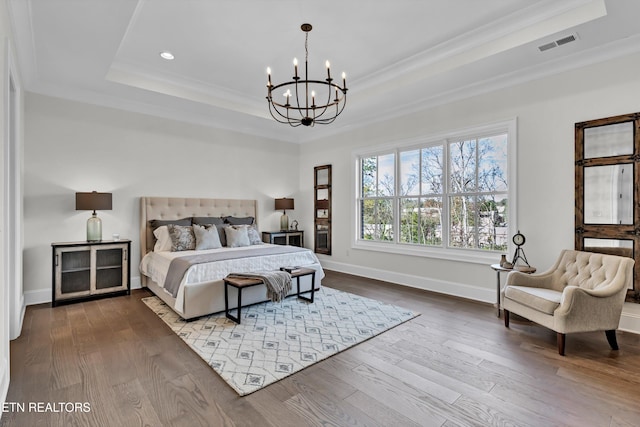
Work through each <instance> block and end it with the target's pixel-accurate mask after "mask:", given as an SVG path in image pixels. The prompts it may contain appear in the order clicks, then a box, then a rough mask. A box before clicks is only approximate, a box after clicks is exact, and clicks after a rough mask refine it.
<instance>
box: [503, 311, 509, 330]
mask: <svg viewBox="0 0 640 427" xmlns="http://www.w3.org/2000/svg"><path fill="white" fill-rule="evenodd" d="M503 312H504V326H505V328H508V327H509V311H508V310H503Z"/></svg>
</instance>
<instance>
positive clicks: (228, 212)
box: [140, 197, 258, 257]
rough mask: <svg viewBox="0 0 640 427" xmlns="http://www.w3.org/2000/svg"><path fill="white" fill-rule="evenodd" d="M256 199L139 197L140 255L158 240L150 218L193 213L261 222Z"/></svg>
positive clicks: (177, 216) (144, 253) (184, 216)
mask: <svg viewBox="0 0 640 427" xmlns="http://www.w3.org/2000/svg"><path fill="white" fill-rule="evenodd" d="M257 214H258V204H257V202H256V201H255V200H238V199H199V198H183V197H141V198H140V257H143V256H145V255H146V254H147V252H149V251H151V250H152V249H153V245H154V243H155V241H154V237H153V232H152V230H151V226H150V225H149V220H152V219H165V220H166V219H180V218H187V217H192V216H211V217H221V216H237V217H245V216H252V217H254V218H255V219H256V222H257V221H258V215H257Z"/></svg>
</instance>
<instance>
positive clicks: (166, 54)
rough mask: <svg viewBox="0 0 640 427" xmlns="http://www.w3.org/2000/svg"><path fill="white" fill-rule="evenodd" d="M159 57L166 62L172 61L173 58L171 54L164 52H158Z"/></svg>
mask: <svg viewBox="0 0 640 427" xmlns="http://www.w3.org/2000/svg"><path fill="white" fill-rule="evenodd" d="M160 57H161V58H162V59H166V60H167V61H172V60H173V58H175V56H173V53H171V52H169V51H166V50H165V51H164V52H160Z"/></svg>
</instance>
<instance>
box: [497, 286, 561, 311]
mask: <svg viewBox="0 0 640 427" xmlns="http://www.w3.org/2000/svg"><path fill="white" fill-rule="evenodd" d="M504 296H505V298H510V299H512V300H514V301H518V302H519V303H520V304H522V305H525V306H527V307H531V308H533V309H534V310H538V311H541V312H543V313H546V314H553V312H554V311H556V308H558V307H559V306H560V299H561V297H562V293H561V292H558V291H554V290H553V289H544V288H530V287H528V286H509V287H508V288H506V289H505V294H504Z"/></svg>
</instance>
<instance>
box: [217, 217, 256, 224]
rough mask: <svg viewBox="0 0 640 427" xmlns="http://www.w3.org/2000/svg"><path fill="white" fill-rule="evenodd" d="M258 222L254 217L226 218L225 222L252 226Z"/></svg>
mask: <svg viewBox="0 0 640 427" xmlns="http://www.w3.org/2000/svg"><path fill="white" fill-rule="evenodd" d="M255 221H256V219H255V218H254V217H252V216H245V217H236V216H225V217H224V222H226V223H227V224H231V225H251V224H253V223H254V222H255Z"/></svg>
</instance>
